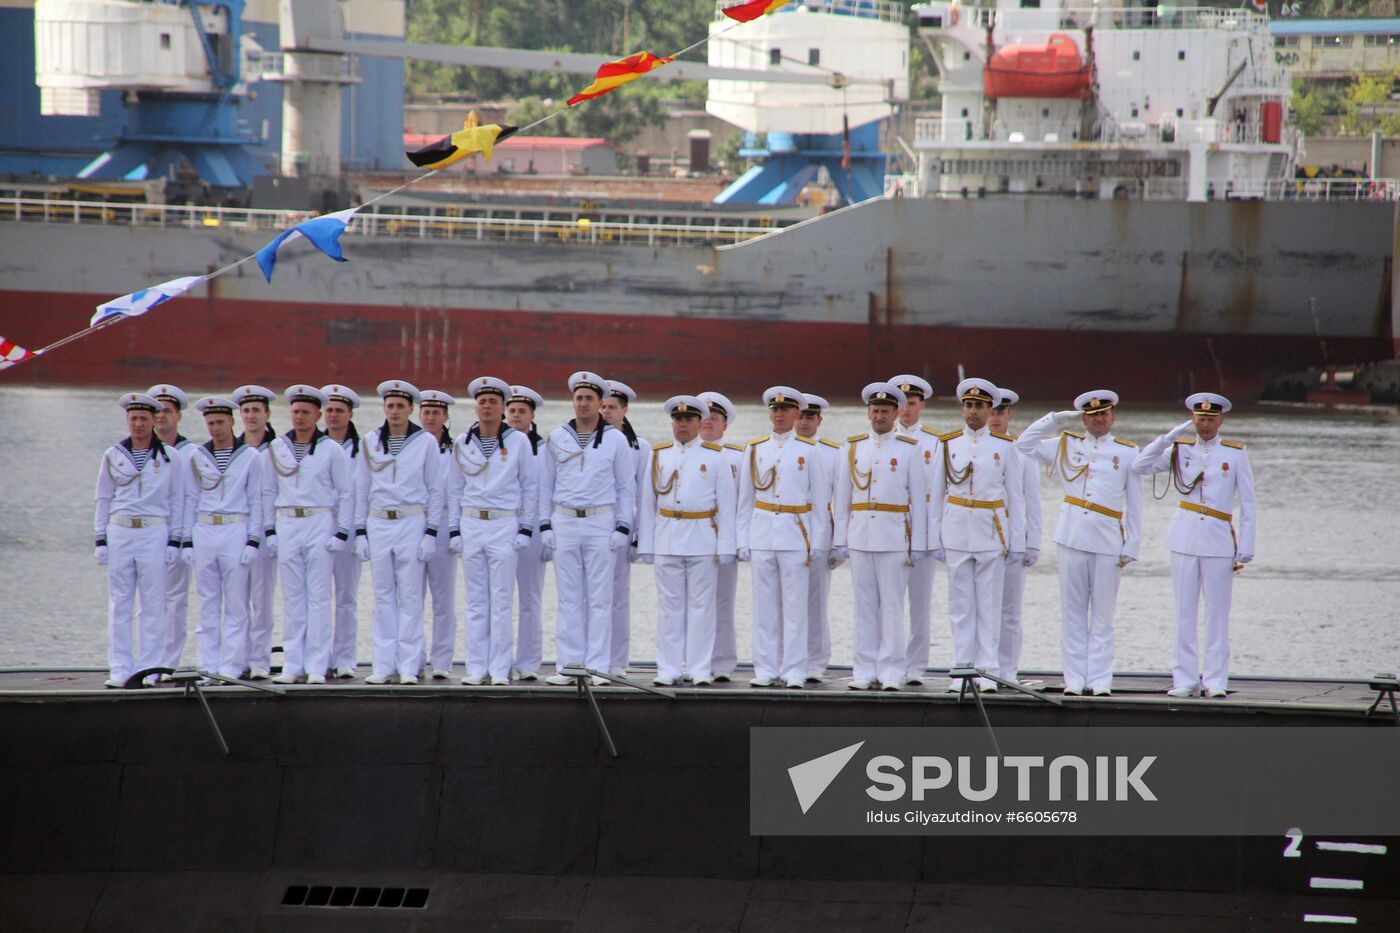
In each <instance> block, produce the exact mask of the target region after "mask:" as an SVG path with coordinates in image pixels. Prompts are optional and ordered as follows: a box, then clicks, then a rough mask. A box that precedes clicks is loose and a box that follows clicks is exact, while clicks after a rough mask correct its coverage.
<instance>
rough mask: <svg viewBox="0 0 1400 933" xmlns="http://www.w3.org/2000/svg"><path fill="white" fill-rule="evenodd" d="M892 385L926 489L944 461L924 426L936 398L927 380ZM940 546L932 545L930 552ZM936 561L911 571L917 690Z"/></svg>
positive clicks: (901, 428)
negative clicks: (916, 445) (899, 399)
mask: <svg viewBox="0 0 1400 933" xmlns="http://www.w3.org/2000/svg"><path fill="white" fill-rule="evenodd" d="M889 382H890V383H891V384H892V385H894V386H895V388H897V389H899V391H901V392H903V393H904V405H903V406H902V407H901V408H900V409H899V418H898V420H896V421H895V425H894V430H895V433H897V434H904V435H908V436H909V437H912V438H913V439H914V440H916V441H918V442H919V463H920V465H922V467H923V471H924V487H925V493H927V491H928V490H927V487H928V485H929V484H930V483H932V482H933V473H934V470H933V464H934V459H935V458H942V456H943V448H941V447H939V446H938V435H939V432H938V431H935V430H934V429H933V428H930V427H928V426H927V425H925V424H924V423H923V422H922V420H921V419H922V417H923V413H924V405H925V404H926V403H927V401H928V399H930V398H932V397H933V386H932V385H930V384H929V381H928V380H927V379H923V378H921V377H919V376H915V375H914V374H913V373H903V374H901V375H898V376H892V377H891V378H890V380H889ZM936 546H937V545H934V544H930V545H929V547H930V549H932V548H934V547H936ZM937 567H938V562H937V561H932V560H921V561H917V562H916V563H915V564H914V566H913V567H912V568H910V570H909V644H908V646H907V647H906V648H905V653H906V658H905V661H906V663H907V664H908V666H909V669H908V670H907V671H906V672H905V675H904V682H905V683H906V684H909V685H911V686H917V685H919V684H922V683H923V682H924V671H925V670H927V668H928V652H929V621H930V619H931V618H932V617H933V575H934V572H935V570H936V568H937Z"/></svg>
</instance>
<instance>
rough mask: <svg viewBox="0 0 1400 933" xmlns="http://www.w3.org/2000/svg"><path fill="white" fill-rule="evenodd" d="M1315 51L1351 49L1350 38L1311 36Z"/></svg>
mask: <svg viewBox="0 0 1400 933" xmlns="http://www.w3.org/2000/svg"><path fill="white" fill-rule="evenodd" d="M1312 47H1313V48H1315V49H1345V48H1350V47H1351V36H1313V38H1312Z"/></svg>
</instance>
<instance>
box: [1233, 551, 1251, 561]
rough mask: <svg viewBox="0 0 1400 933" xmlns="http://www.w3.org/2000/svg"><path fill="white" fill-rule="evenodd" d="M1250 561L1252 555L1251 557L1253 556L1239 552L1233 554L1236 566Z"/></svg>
mask: <svg viewBox="0 0 1400 933" xmlns="http://www.w3.org/2000/svg"><path fill="white" fill-rule="evenodd" d="M1252 560H1254V555H1253V554H1245V553H1244V552H1242V551H1241V552H1236V554H1235V563H1237V564H1247V563H1249V562H1250V561H1252Z"/></svg>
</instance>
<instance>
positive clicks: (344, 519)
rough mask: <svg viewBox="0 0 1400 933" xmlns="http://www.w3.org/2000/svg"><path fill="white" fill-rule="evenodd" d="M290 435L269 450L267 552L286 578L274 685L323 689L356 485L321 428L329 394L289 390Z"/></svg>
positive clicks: (336, 447)
mask: <svg viewBox="0 0 1400 933" xmlns="http://www.w3.org/2000/svg"><path fill="white" fill-rule="evenodd" d="M283 394H284V397H285V398H286V400H287V404H288V405H289V406H291V410H292V430H291V431H289V432H288V433H286V434H284V435H282V436H281V437H279V438H277V439H276V440H274V441H273V442H272V443H271V444H270V445H268V448H267V458H268V462H267V464H266V466H268V467H271V469H265V470H264V471H263V508H262V511H263V520H264V522H268V521H273V522H274V524H272V525H271V527H269V528H265V529H264V535H263V547H266V548H270V549H272V550H274V551H275V552H276V553H277V569H278V574H279V575H280V576H281V578H282V657H283V663H282V673H281V674H279V675H278V676H277V677H274V678H273V680H274V681H275V682H276V683H281V684H291V683H296V682H297V681H298V680H299V679H300V678H301V677H302V676H303V675H305V677H306V682H307V683H308V684H324V683H325V682H326V674H325V672H326V670H327V669H328V668H329V667H330V659H331V638H332V622H331V556H332V555H333V554H336V553H339V552H341V551H344V550H346V549H347V548H349V547H350V544H349V541H350V534H351V532H352V531H353V530H354V528H355V481H354V477H353V475H352V474H351V472H350V458H349V457H348V456H346V453H345V451H344V449H343V448H341V446H340V445H339V444H337V443H336V442H335V441H333V440H331V439H330V438H328V437H326V435H325V434H324V433H323V432H322V431H321V430H320V429H319V428H318V427H317V426H316V425H317V422H319V421H320V420H321V410H322V409H323V408H324V407H325V404H326V396H325V394H324V393H322V392H321V390H320V389H318V388H316V387H315V386H309V385H301V384H297V385H294V386H289V387H288V388H287V391H286V392H285V393H283Z"/></svg>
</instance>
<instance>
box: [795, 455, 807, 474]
mask: <svg viewBox="0 0 1400 933" xmlns="http://www.w3.org/2000/svg"><path fill="white" fill-rule="evenodd" d="M806 465H807V458H806V457H798V458H797V471H798V472H799V473H801V472H802V468H803V467H804V466H806Z"/></svg>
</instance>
